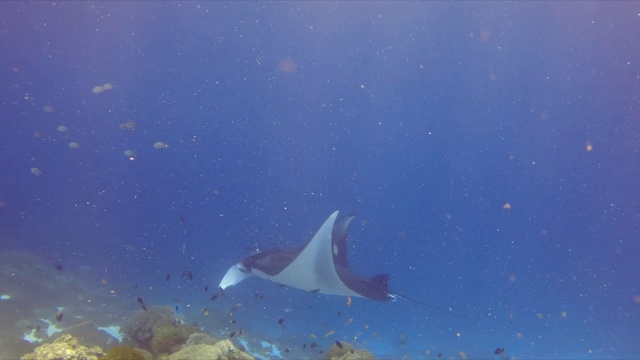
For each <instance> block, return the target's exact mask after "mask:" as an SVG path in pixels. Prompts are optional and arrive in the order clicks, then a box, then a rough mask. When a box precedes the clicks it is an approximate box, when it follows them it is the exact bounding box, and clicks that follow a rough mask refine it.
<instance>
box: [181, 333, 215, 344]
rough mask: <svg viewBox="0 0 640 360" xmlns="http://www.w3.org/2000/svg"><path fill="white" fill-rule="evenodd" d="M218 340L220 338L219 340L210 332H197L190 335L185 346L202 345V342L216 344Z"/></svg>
mask: <svg viewBox="0 0 640 360" xmlns="http://www.w3.org/2000/svg"><path fill="white" fill-rule="evenodd" d="M218 341H220V340H217V339H216V338H214V337H213V336H211V335H209V334H204V333H195V334H191V335H189V338H188V339H187V343H186V344H185V345H183V346H191V345H200V344H205V345H215V344H216V343H217V342H218Z"/></svg>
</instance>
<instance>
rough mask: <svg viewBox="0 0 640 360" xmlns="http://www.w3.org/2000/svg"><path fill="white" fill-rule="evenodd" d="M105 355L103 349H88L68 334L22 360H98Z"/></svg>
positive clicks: (37, 349) (38, 348) (95, 347)
mask: <svg viewBox="0 0 640 360" xmlns="http://www.w3.org/2000/svg"><path fill="white" fill-rule="evenodd" d="M104 355H105V353H104V351H102V349H101V348H99V347H97V346H94V347H92V348H88V347H86V346H84V345H80V344H79V343H78V339H76V338H74V337H73V336H71V335H69V334H66V335H62V336H61V337H59V338H58V339H56V340H55V341H54V342H53V343H50V344H44V345H41V346H38V347H37V348H36V349H35V350H34V351H33V352H32V353H29V354H26V355H24V356H23V357H21V359H22V360H98V359H100V358H101V357H102V356H104Z"/></svg>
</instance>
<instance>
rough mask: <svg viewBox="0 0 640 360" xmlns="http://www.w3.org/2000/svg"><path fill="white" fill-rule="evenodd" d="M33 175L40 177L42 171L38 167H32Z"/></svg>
mask: <svg viewBox="0 0 640 360" xmlns="http://www.w3.org/2000/svg"><path fill="white" fill-rule="evenodd" d="M31 173H32V174H33V175H35V176H40V175H42V170H40V169H38V168H37V167H32V168H31Z"/></svg>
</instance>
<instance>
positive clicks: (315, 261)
mask: <svg viewBox="0 0 640 360" xmlns="http://www.w3.org/2000/svg"><path fill="white" fill-rule="evenodd" d="M337 217H338V211H335V212H334V213H333V214H331V215H330V216H329V217H328V218H327V220H325V222H324V223H323V224H322V226H321V227H320V229H319V230H318V232H317V233H316V234H315V235H314V237H313V238H312V239H311V240H310V241H309V242H308V243H307V245H306V246H305V247H304V248H302V250H301V251H292V250H281V251H279V250H270V251H265V252H263V253H258V254H256V255H253V256H250V257H248V258H246V259H244V260H242V261H240V262H239V263H237V264H235V265H234V266H232V267H231V268H230V269H229V271H227V273H226V275H225V276H224V278H223V279H222V281H221V282H220V288H222V289H226V288H227V287H229V286H232V285H236V284H238V283H239V282H241V281H242V280H244V279H246V278H248V277H250V276H257V277H260V278H262V279H265V280H270V281H273V282H276V283H278V284H282V285H287V286H290V287H293V288H296V289H301V290H305V291H310V292H318V293H322V294H330V295H342V296H360V297H367V298H373V297H371V296H368V294H367V291H366V290H368V288H369V287H377V289H374V290H377V291H378V292H380V290H383V291H384V299H376V300H387V296H388V295H389V293H388V291H387V289H386V275H381V276H383V277H384V279H383V280H384V281H383V283H379V284H378V283H377V282H375V281H373V280H371V279H364V278H361V277H359V276H357V275H355V274H354V273H352V272H351V271H350V269H349V268H348V265H347V260H346V254H341V253H339V252H340V251H346V246H344V243H342V244H341V243H340V241H343V242H344V241H346V229H347V227H348V225H349V223H350V222H351V220H353V217H349V218H347V220H345V222H346V224H345V225H343V226H341V224H338V225H337V227H336V219H337ZM334 227H336V231H334ZM283 258H284V259H285V260H284V261H283V260H282V259H283ZM342 264H344V265H342ZM378 280H380V279H378ZM378 282H379V281H378ZM381 286H383V287H384V289H382V288H380V287H381ZM363 289H364V291H363Z"/></svg>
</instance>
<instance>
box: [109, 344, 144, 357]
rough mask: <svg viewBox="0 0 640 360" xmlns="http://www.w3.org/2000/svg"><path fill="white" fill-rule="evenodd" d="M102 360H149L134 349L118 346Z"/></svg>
mask: <svg viewBox="0 0 640 360" xmlns="http://www.w3.org/2000/svg"><path fill="white" fill-rule="evenodd" d="M101 360H147V357H146V356H145V355H143V353H141V352H140V351H138V350H136V349H134V348H131V347H128V346H116V347H114V348H112V349H111V350H109V351H108V352H107V355H105V356H104V357H103V358H102V359H101Z"/></svg>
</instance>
